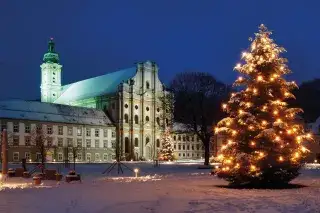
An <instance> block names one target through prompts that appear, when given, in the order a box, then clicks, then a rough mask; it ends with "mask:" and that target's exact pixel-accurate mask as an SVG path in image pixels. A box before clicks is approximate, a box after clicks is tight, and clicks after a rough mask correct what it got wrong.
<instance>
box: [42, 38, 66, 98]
mask: <svg viewBox="0 0 320 213" xmlns="http://www.w3.org/2000/svg"><path fill="white" fill-rule="evenodd" d="M40 67H41V86H40V88H41V102H49V103H53V102H54V101H55V100H56V99H57V98H58V97H59V96H60V95H61V89H62V87H61V68H62V65H60V64H59V54H58V53H56V51H55V43H54V41H53V38H51V39H50V40H49V43H48V51H47V53H45V54H44V56H43V63H42V64H41V66H40Z"/></svg>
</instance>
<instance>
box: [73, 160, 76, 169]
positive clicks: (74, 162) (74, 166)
mask: <svg viewBox="0 0 320 213" xmlns="http://www.w3.org/2000/svg"><path fill="white" fill-rule="evenodd" d="M73 170H74V171H76V158H73Z"/></svg>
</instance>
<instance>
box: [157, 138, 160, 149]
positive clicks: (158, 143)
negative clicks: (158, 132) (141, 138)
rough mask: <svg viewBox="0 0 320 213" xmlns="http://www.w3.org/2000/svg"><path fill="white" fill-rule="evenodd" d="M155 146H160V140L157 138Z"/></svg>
mask: <svg viewBox="0 0 320 213" xmlns="http://www.w3.org/2000/svg"><path fill="white" fill-rule="evenodd" d="M157 147H160V140H159V139H157Z"/></svg>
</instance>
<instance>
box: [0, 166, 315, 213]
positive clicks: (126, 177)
mask: <svg viewBox="0 0 320 213" xmlns="http://www.w3.org/2000/svg"><path fill="white" fill-rule="evenodd" d="M125 165H127V166H128V167H130V168H132V169H134V168H138V169H139V176H140V177H138V178H135V177H134V173H133V172H131V171H130V170H128V169H126V168H123V169H124V174H123V175H122V174H121V175H118V174H117V169H116V168H115V169H114V170H113V171H112V172H111V174H108V175H102V174H101V173H102V172H103V170H105V169H106V168H107V165H105V164H91V165H90V164H78V165H77V171H78V172H79V173H81V174H82V176H83V181H82V183H76V182H75V183H71V184H67V183H65V182H61V183H58V184H57V183H56V182H55V181H44V184H43V185H41V186H38V187H35V186H34V185H33V184H31V182H32V180H31V179H29V180H27V181H26V180H25V179H20V178H12V179H9V180H8V181H7V182H5V183H3V186H2V187H1V189H2V191H0V212H1V213H2V212H6V213H9V212H10V213H38V212H41V213H53V212H59V213H73V212H76V213H108V212H110V213H118V212H130V213H145V212H146V213H147V212H148V213H151V212H159V213H160V212H161V213H162V212H167V213H171V212H172V213H174V212H178V213H191V212H199V213H200V212H201V213H205V212H231V213H237V212H250V213H254V212H261V213H274V212H279V213H280V212H297V213H304V212H309V213H317V212H320V196H319V194H320V169H317V168H318V167H316V166H313V167H308V169H304V170H303V171H302V174H301V175H300V176H299V178H297V179H296V180H295V181H294V183H297V184H303V185H306V187H303V188H296V189H285V190H256V189H228V188H224V187H222V186H224V185H226V184H227V183H226V182H224V181H223V180H220V179H218V178H216V177H213V176H211V175H209V170H204V169H198V165H200V164H196V162H194V163H182V162H180V163H174V164H162V165H161V166H160V167H158V168H155V167H153V165H152V164H151V163H127V164H125ZM56 166H57V165H50V167H56ZM62 171H63V172H66V171H67V169H63V170H62Z"/></svg>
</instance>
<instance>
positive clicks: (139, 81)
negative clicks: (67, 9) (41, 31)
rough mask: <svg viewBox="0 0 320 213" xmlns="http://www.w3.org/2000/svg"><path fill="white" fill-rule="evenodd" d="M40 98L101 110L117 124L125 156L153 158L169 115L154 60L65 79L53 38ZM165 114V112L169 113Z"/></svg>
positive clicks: (42, 71) (44, 61)
mask: <svg viewBox="0 0 320 213" xmlns="http://www.w3.org/2000/svg"><path fill="white" fill-rule="evenodd" d="M40 67H41V87H40V88H41V102H46V103H53V104H62V105H70V106H78V107H86V108H94V109H98V110H103V111H104V112H105V113H106V114H107V116H108V117H109V118H110V120H112V121H113V123H114V124H115V126H116V134H117V140H118V141H117V142H118V143H119V145H120V150H121V156H122V157H123V158H125V159H127V160H130V159H139V158H145V159H154V158H155V157H156V153H157V150H159V148H160V147H161V144H160V137H161V134H162V132H163V129H164V126H165V125H167V124H168V120H166V116H167V115H168V116H170V115H169V114H168V113H166V111H165V110H164V108H163V102H162V101H161V100H160V97H163V96H164V95H166V94H167V92H166V90H165V87H164V85H163V84H162V83H161V81H160V80H159V77H158V71H159V68H158V66H157V64H156V63H154V62H150V61H147V62H144V63H138V64H137V65H136V66H134V67H131V68H128V69H123V70H118V71H116V72H112V73H108V74H105V75H102V76H98V77H94V78H90V79H86V80H83V81H79V82H75V83H72V84H67V85H62V74H63V72H62V65H61V64H60V63H59V55H58V53H57V52H56V51H55V43H54V41H53V40H50V41H49V44H48V52H47V53H45V54H44V57H43V63H42V64H41V66H40ZM166 114H167V115H166Z"/></svg>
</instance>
